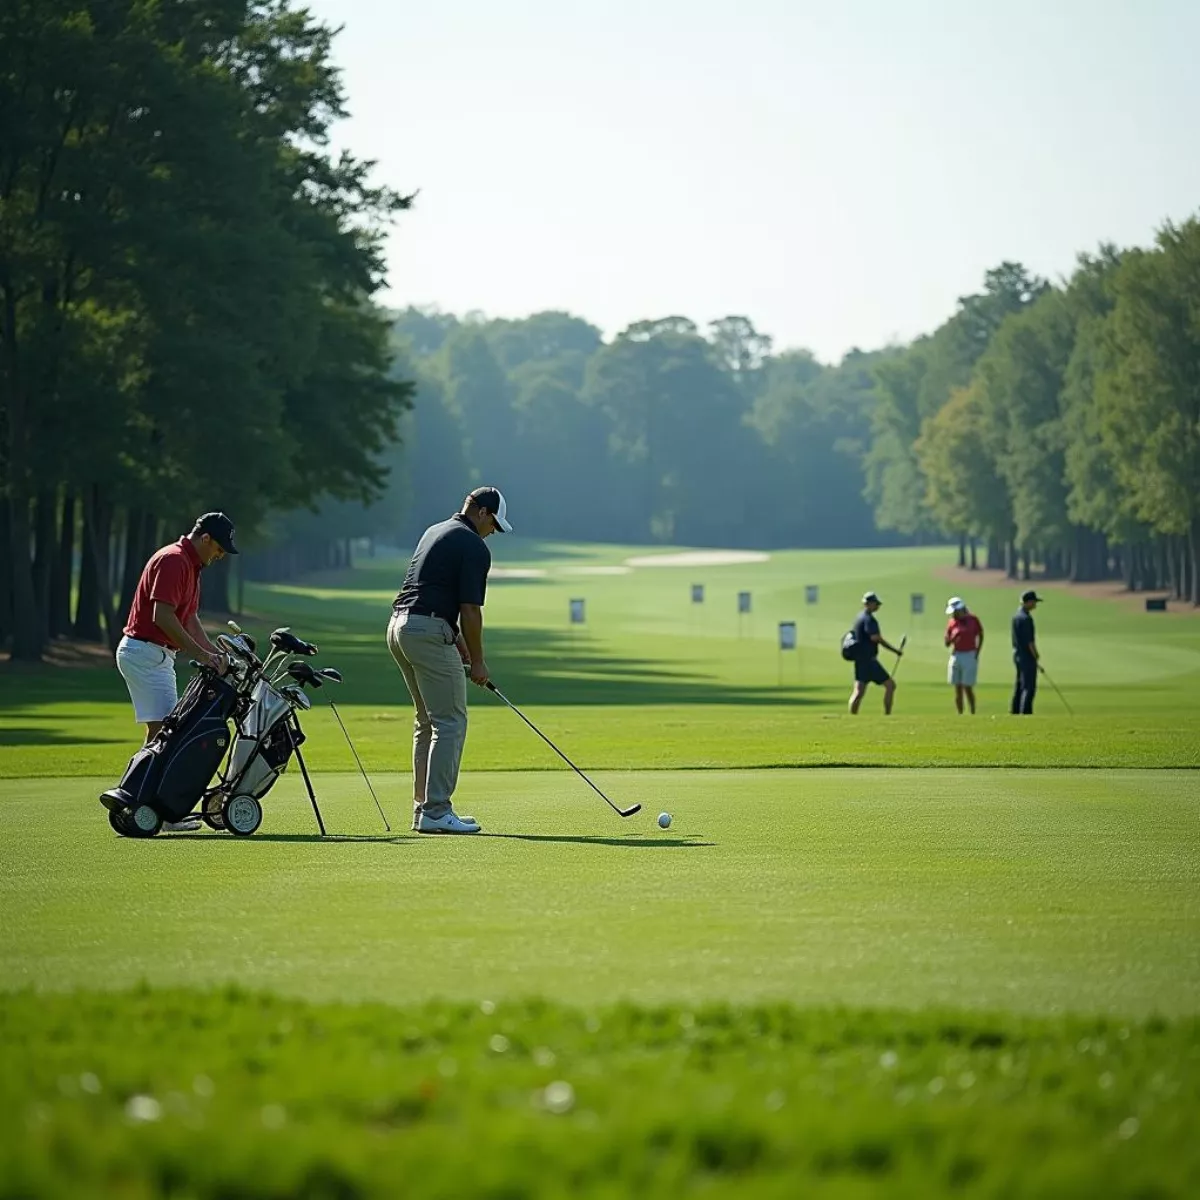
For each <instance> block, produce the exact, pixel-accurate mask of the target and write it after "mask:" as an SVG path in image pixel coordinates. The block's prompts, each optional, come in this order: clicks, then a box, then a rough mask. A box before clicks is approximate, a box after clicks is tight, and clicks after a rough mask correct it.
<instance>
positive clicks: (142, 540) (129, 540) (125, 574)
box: [118, 508, 158, 620]
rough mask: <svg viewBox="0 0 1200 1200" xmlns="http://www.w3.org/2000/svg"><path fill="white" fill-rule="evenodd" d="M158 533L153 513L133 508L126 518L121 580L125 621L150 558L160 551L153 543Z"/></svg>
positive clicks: (121, 613) (122, 616)
mask: <svg viewBox="0 0 1200 1200" xmlns="http://www.w3.org/2000/svg"><path fill="white" fill-rule="evenodd" d="M157 532H158V521H157V519H156V518H155V517H154V515H153V514H152V513H148V512H145V511H143V510H142V509H140V508H131V509H130V510H129V512H128V513H127V514H126V517H125V569H124V570H123V571H122V579H121V603H120V608H119V610H118V611H119V612H120V615H121V619H122V620H124V619H125V618H126V617H127V616H128V615H129V610H130V609H131V608H132V607H133V597H134V593H135V592H136V591H137V585H138V582H139V581H140V580H141V578H142V571H143V569H144V568H145V566H146V563H147V561H148V560H149V558H150V556H151V555H152V554H153V553H154V551H155V550H157V549H158V547H157V546H153V545H152V544H151V543H153V542H154V541H155V535H156V534H157Z"/></svg>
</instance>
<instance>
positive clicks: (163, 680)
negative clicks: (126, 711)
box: [117, 637, 179, 725]
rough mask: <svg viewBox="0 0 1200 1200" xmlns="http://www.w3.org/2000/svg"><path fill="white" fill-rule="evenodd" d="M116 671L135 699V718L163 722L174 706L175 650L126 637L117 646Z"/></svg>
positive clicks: (139, 721)
mask: <svg viewBox="0 0 1200 1200" xmlns="http://www.w3.org/2000/svg"><path fill="white" fill-rule="evenodd" d="M117 670H118V671H120V672H121V678H122V679H124V680H125V686H126V687H127V688H128V689H129V698H130V700H132V701H133V719H134V720H135V721H137V722H138V723H139V724H141V725H147V724H149V723H150V722H151V721H161V720H162V719H163V717H165V716H166V715H167V713H169V712H170V711H171V709H173V708H174V707H175V701H176V700H178V699H179V691H178V688H177V685H176V683H175V651H174V650H166V649H164V648H163V647H162V646H156V645H155V644H154V643H153V642H139V641H135V640H134V639H133V638H129V637H123V638H122V639H121V642H120V644H119V645H118V646H117Z"/></svg>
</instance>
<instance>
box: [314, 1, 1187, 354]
mask: <svg viewBox="0 0 1200 1200" xmlns="http://www.w3.org/2000/svg"><path fill="white" fill-rule="evenodd" d="M307 7H309V8H310V10H311V11H312V12H313V13H314V14H315V15H317V16H319V17H321V18H323V19H325V20H327V21H329V22H330V23H333V24H341V25H344V26H345V29H344V32H343V33H342V34H341V36H340V37H339V38H338V40H337V42H336V43H335V54H336V58H337V60H338V62H339V63H340V64H341V65H342V66H343V68H344V77H345V83H346V88H347V92H348V101H349V108H350V110H351V119H350V120H349V121H347V122H345V123H343V124H342V125H340V126H339V127H338V131H337V144H338V145H345V146H348V147H349V148H350V149H351V150H352V151H353V152H354V153H355V154H357V155H359V156H360V157H365V158H373V159H376V160H378V163H379V169H378V178H379V179H380V180H381V181H383V182H386V183H388V184H390V185H392V186H393V187H396V188H398V189H400V190H403V191H406V192H408V191H415V190H417V189H420V196H419V197H418V199H417V203H416V207H415V209H414V211H413V212H412V213H410V214H407V215H404V216H402V217H401V218H400V220H399V222H398V224H397V226H396V227H395V229H394V230H393V232H392V235H391V239H390V242H389V263H390V274H389V281H390V291H389V292H388V293H387V295H386V297H385V300H386V302H387V303H389V304H392V305H396V306H402V305H406V304H419V305H427V304H428V305H436V306H438V307H440V308H442V309H444V310H446V311H451V312H458V313H463V312H467V311H470V310H481V311H483V312H484V313H486V314H487V315H489V316H524V315H527V314H528V313H531V312H535V311H537V310H539V309H546V308H558V309H566V310H568V311H570V312H574V313H576V314H578V315H580V316H583V317H586V318H588V319H589V320H591V321H593V322H594V323H595V324H597V325H599V326H600V327H601V328H602V329H603V330H604V332H605V333H606V334H613V333H616V332H618V331H619V330H620V329H621V328H623V327H624V326H625V325H627V324H628V323H630V322H631V321H635V320H639V319H642V318H648V317H659V316H666V315H669V314H674V313H679V314H683V315H687V316H690V317H692V318H693V319H694V320H696V321H697V322H700V323H704V322H707V321H709V320H712V319H714V318H716V317H719V316H723V315H726V314H729V313H737V314H742V315H745V316H748V317H750V318H751V319H752V320H753V321H754V322H755V324H756V325H757V326H758V328H759V329H760V330H761V331H763V332H766V333H770V334H772V335H773V336H774V338H775V340H776V346H777V347H778V348H783V347H787V346H807V347H809V348H810V349H812V350H813V351H815V352H816V353H817V354H818V355H819V356H820V357H821V358H824V359H835V358H837V357H839V356H840V355H841V354H842V353H843V352H844V351H846V350H847V349H849V348H850V347H851V346H860V347H863V348H870V347H874V346H878V345H881V344H883V343H885V342H888V341H891V340H907V339H908V338H911V337H913V336H914V335H916V334H918V333H923V332H928V331H930V330H932V329H933V328H935V327H936V326H937V325H938V324H940V323H941V321H943V320H944V319H945V318H946V317H947V316H948V315H949V314H950V313H951V312H952V311H953V308H954V303H955V300H956V298H957V297H958V296H960V295H962V294H964V293H967V292H970V291H974V290H977V289H978V287H979V285H980V283H981V281H982V277H983V272H984V271H985V270H986V269H987V268H988V267H990V266H994V265H995V264H996V263H998V262H1001V261H1003V260H1004V259H1016V260H1019V261H1021V262H1023V263H1025V264H1026V266H1028V267H1029V268H1030V269H1031V270H1033V271H1035V272H1037V273H1039V274H1042V275H1046V276H1049V277H1051V278H1055V277H1057V276H1059V275H1060V274H1062V273H1066V272H1069V271H1070V269H1071V267H1072V264H1073V262H1074V258H1075V255H1076V253H1077V252H1078V251H1079V250H1083V249H1092V248H1094V247H1095V246H1096V245H1097V244H1098V243H1099V242H1101V241H1105V240H1110V241H1114V242H1116V243H1117V244H1119V245H1133V244H1147V243H1149V242H1150V241H1151V240H1152V238H1153V235H1154V230H1155V228H1156V227H1157V226H1158V225H1160V224H1161V223H1162V221H1163V220H1164V219H1166V218H1173V219H1182V218H1184V217H1186V216H1188V215H1190V214H1192V213H1195V212H1197V211H1200V152H1198V150H1200V58H1198V56H1197V47H1200V0H603V3H583V2H582V0H308V3H307Z"/></svg>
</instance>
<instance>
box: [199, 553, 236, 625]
mask: <svg viewBox="0 0 1200 1200" xmlns="http://www.w3.org/2000/svg"><path fill="white" fill-rule="evenodd" d="M232 565H233V564H232V563H231V562H230V560H229V559H228V558H223V559H221V561H220V562H215V563H213V564H212V565H211V566H209V567H205V568H204V574H203V575H202V576H201V579H202V581H203V582H202V583H201V589H202V591H201V608H202V611H204V612H219V613H227V612H229V611H230V608H231V607H232V606H231V605H230V603H229V569H230V567H231V566H232Z"/></svg>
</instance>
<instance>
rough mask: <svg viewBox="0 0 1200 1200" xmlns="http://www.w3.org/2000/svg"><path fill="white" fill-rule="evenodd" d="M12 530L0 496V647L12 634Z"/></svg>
mask: <svg viewBox="0 0 1200 1200" xmlns="http://www.w3.org/2000/svg"><path fill="white" fill-rule="evenodd" d="M12 589H13V577H12V529H11V528H10V527H9V503H8V501H7V500H6V499H4V497H3V496H0V646H4V645H6V644H7V642H8V638H9V635H10V634H11V633H12V622H13V604H12Z"/></svg>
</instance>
